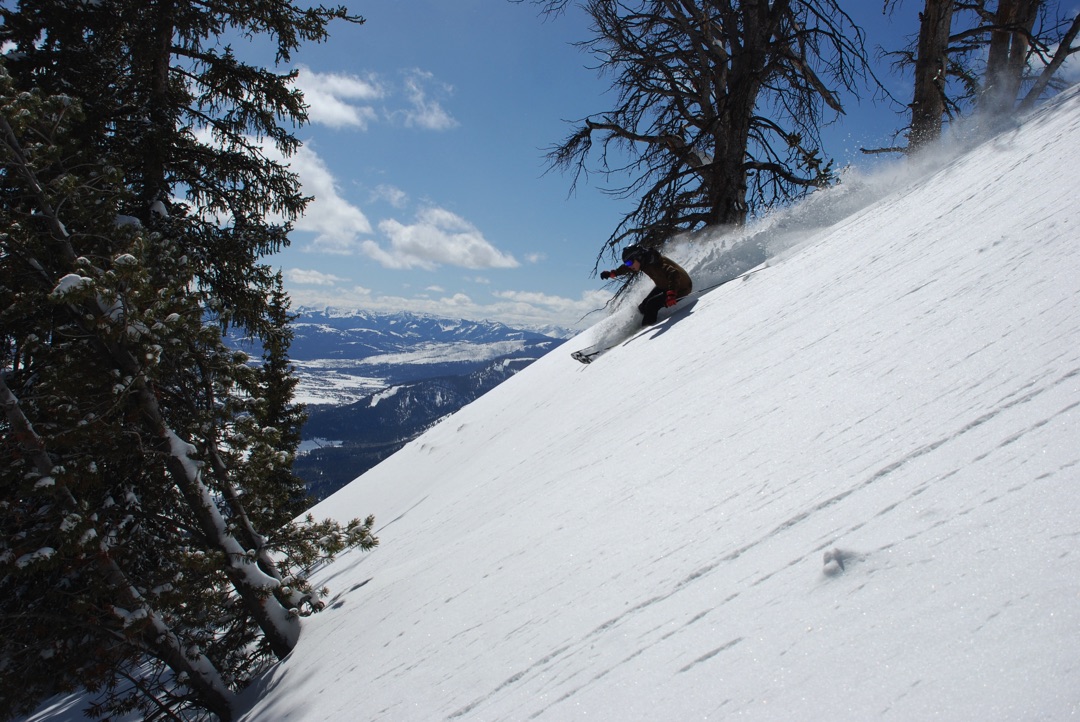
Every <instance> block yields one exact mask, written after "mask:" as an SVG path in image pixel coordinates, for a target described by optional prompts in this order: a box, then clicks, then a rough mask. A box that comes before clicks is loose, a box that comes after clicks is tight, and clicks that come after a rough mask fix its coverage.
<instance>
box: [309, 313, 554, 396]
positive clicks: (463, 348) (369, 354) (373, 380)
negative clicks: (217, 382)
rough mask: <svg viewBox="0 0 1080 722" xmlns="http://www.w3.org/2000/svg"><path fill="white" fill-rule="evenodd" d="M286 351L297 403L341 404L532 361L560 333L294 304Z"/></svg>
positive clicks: (413, 315) (546, 348) (550, 330)
mask: <svg viewBox="0 0 1080 722" xmlns="http://www.w3.org/2000/svg"><path fill="white" fill-rule="evenodd" d="M296 314H297V318H296V320H295V321H294V322H293V324H292V326H293V331H294V334H295V335H294V338H293V343H292V347H291V349H290V356H291V358H292V360H293V363H294V365H295V366H296V369H297V374H298V376H299V377H300V385H299V387H298V390H297V401H299V402H301V403H304V404H308V405H313V406H320V405H330V406H341V405H344V404H349V403H353V402H356V401H360V400H362V399H368V398H370V397H372V396H373V395H374V394H378V393H381V392H383V391H385V390H387V389H389V388H391V387H394V386H397V385H400V384H404V383H411V382H415V381H418V380H421V379H427V378H434V377H440V376H464V375H468V374H471V373H474V372H475V371H477V370H478V369H479V368H481V367H483V366H486V365H489V364H491V363H493V362H501V361H503V360H508V359H513V360H526V359H529V360H531V359H536V358H538V357H540V356H542V355H543V354H544V353H547V352H548V351H549V350H551V348H553V346H554V345H556V344H557V343H558V342H559V341H560V339H562V338H565V337H566V336H568V335H569V332H568V331H565V330H562V329H558V328H554V327H551V328H547V329H544V330H543V331H541V330H534V329H515V328H510V327H508V326H506V325H504V324H501V323H497V322H492V321H466V320H460V319H450V318H439V317H435V316H425V315H420V314H413V313H396V314H377V313H370V312H366V311H347V310H341V309H333V308H323V309H311V308H299V309H297V311H296Z"/></svg>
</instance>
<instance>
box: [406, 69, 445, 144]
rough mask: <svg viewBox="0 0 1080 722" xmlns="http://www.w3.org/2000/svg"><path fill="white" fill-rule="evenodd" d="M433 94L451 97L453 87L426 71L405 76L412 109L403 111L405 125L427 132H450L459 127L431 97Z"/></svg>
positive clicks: (416, 70) (409, 73)
mask: <svg viewBox="0 0 1080 722" xmlns="http://www.w3.org/2000/svg"><path fill="white" fill-rule="evenodd" d="M432 92H437V93H441V94H444V95H449V94H450V93H452V92H453V86H450V85H446V84H445V83H441V82H438V81H436V80H435V76H434V74H432V73H429V72H427V71H426V70H420V69H414V70H410V71H409V72H408V73H407V75H406V76H405V95H406V96H407V97H408V99H409V104H410V106H411V107H410V108H409V109H408V110H405V111H402V112H401V114H402V115H403V117H404V119H405V125H406V126H408V127H418V128H423V129H425V130H448V129H450V128H454V127H456V126H457V125H458V122H457V121H456V120H454V118H453V116H451V115H450V114H449V113H448V112H447V111H446V110H445V109H444V108H443V107H442V104H440V103H439V101H438V100H434V99H432V98H431V97H430V94H431V93H432Z"/></svg>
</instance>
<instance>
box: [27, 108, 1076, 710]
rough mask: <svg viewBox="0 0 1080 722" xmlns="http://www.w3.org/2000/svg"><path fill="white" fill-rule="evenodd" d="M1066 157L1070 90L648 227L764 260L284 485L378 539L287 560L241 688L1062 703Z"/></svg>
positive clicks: (526, 702)
mask: <svg viewBox="0 0 1080 722" xmlns="http://www.w3.org/2000/svg"><path fill="white" fill-rule="evenodd" d="M1077 168H1080V96H1078V93H1077V92H1076V91H1075V90H1074V91H1072V92H1070V93H1068V94H1066V95H1065V96H1063V97H1061V98H1059V100H1058V102H1056V103H1054V104H1052V105H1051V106H1048V107H1046V108H1043V109H1040V110H1039V111H1037V112H1035V113H1034V114H1033V115H1032V116H1031V117H1030V118H1029V119H1027V121H1026V122H1025V123H1024V124H1023V126H1022V127H1020V128H1017V129H1013V130H1009V131H1007V132H1004V133H1001V134H999V135H997V136H995V137H994V138H993V139H992V140H990V141H988V142H985V143H982V144H980V145H978V146H977V147H975V148H973V149H971V150H969V151H968V152H966V153H964V154H962V155H959V156H958V157H956V158H955V159H953V160H951V161H949V162H944V161H943V162H941V164H940V167H938V168H937V169H933V168H927V169H922V170H918V171H916V170H908V171H903V170H900V169H897V170H896V171H895V172H893V173H891V174H887V175H881V176H875V177H873V178H852V179H851V181H850V182H848V183H846V184H845V186H841V187H840V188H839V189H836V190H835V191H830V192H827V193H821V194H818V195H817V196H815V197H814V198H812V199H810V200H809V201H808V202H807V203H805V204H802V205H801V206H800V207H799V208H796V209H793V210H792V211H790V212H788V213H785V214H778V215H777V216H774V217H773V218H771V219H767V220H766V221H764V222H763V223H761V224H759V225H757V226H755V227H754V228H751V229H748V230H747V231H744V232H741V233H739V234H737V235H730V236H728V237H726V238H717V239H716V242H714V243H712V244H701V243H698V244H694V245H690V244H682V245H676V246H675V248H674V249H673V251H672V253H673V254H676V257H677V258H678V259H679V260H680V261H683V262H685V263H686V265H687V266H688V267H689V268H690V269H691V271H692V274H693V275H694V277H695V280H696V281H697V282H698V285H699V287H700V286H701V285H703V284H706V285H707V281H708V280H709V279H710V278H717V277H721V276H722V275H723V274H728V273H729V272H730V268H726V269H721V266H725V265H726V266H730V265H731V263H729V262H736V263H746V262H750V261H748V260H747V259H753V258H754V255H755V253H762V254H764V257H763V258H761V259H758V260H765V259H768V260H767V264H766V265H763V266H762V267H761V269H760V270H758V271H757V272H755V273H752V274H749V275H747V276H745V277H743V278H742V279H740V280H736V281H734V282H731V283H728V284H726V285H723V286H721V287H720V288H717V289H716V290H714V291H712V292H711V293H709V294H707V295H706V296H704V297H703V298H702V300H701V301H700V302H699V303H698V304H697V306H695V307H694V308H693V309H692V312H691V313H690V314H689V315H687V316H686V317H684V318H682V319H680V320H678V322H676V323H673V324H661V325H660V326H658V327H656V328H655V329H654V330H651V331H649V332H647V333H644V334H641V335H638V336H635V337H634V338H633V340H631V341H629V342H628V343H625V344H624V345H619V346H617V347H616V348H615V349H614V350H613V351H612V352H610V353H609V354H607V355H605V356H603V357H601V358H600V359H599V360H597V361H596V362H595V363H593V364H592V365H589V366H583V365H581V364H578V363H577V362H575V361H573V360H572V359H571V358H570V356H569V354H570V352H571V351H572V350H575V349H578V348H581V347H583V346H586V345H589V344H591V343H593V342H595V341H596V340H598V339H600V338H609V339H614V338H616V337H618V335H619V334H622V333H625V332H627V331H628V330H630V329H631V328H632V327H633V324H634V318H633V313H632V309H631V305H632V304H628V305H627V307H625V308H622V309H619V310H616V311H615V313H614V314H613V315H612V316H610V317H609V318H607V319H605V320H603V321H601V322H600V323H598V324H597V325H596V326H594V327H593V328H592V329H590V330H588V331H586V332H584V333H583V334H581V335H580V336H579V337H577V338H575V339H572V340H571V341H569V342H568V343H567V344H565V346H563V347H562V348H559V349H557V350H555V351H554V352H552V353H551V354H548V355H547V356H545V357H543V358H542V359H540V360H539V361H537V362H536V363H534V364H533V365H532V366H530V367H529V368H527V369H526V370H524V371H522V372H521V373H519V374H518V375H516V376H514V377H513V378H511V379H510V380H508V381H506V382H505V383H503V384H502V385H500V386H499V387H497V388H496V389H495V390H494V391H492V392H490V393H488V394H487V395H485V396H484V397H482V398H480V399H479V400H478V401H476V402H474V403H472V404H471V405H469V406H467V407H465V408H464V409H462V410H461V411H459V412H457V413H456V414H454V415H453V416H451V417H450V418H449V419H447V420H446V421H444V422H442V423H440V424H439V425H437V426H436V427H434V428H433V429H431V430H430V431H428V432H427V433H425V434H424V435H422V436H420V437H419V438H418V439H416V440H415V441H413V442H412V443H411V444H409V445H408V446H406V447H405V448H404V449H403V450H402V451H401V452H399V453H398V454H396V455H394V456H393V457H391V458H390V459H388V460H387V461H385V462H383V463H382V464H381V465H379V466H378V467H376V468H375V469H373V470H371V471H370V472H368V473H367V474H365V475H364V476H363V477H361V478H360V479H358V480H357V481H355V482H353V484H351V485H350V486H348V487H346V488H345V489H343V490H342V491H340V492H338V493H337V494H335V495H334V496H332V497H330V498H329V499H327V500H326V501H325V502H323V503H322V504H321V505H319V506H318V507H316V508H315V509H314V513H315V515H316V516H321V515H327V516H332V517H335V518H339V519H346V518H350V517H354V516H363V515H366V514H369V513H373V514H375V515H376V518H377V521H378V522H379V524H380V525H381V526H380V529H379V531H378V535H379V537H380V539H381V546H380V547H379V548H378V549H377V550H376V551H374V552H371V553H364V554H362V553H350V554H346V555H344V556H342V557H341V558H340V559H339V560H337V561H336V562H335V563H333V564H331V565H329V566H327V567H326V568H325V569H323V570H322V571H321V572H320V573H319V575H318V578H317V579H316V581H317V583H319V584H325V585H327V586H328V587H329V588H330V590H331V593H330V596H329V598H328V600H327V601H328V607H327V609H326V611H324V612H323V613H322V614H319V615H316V616H314V617H311V618H310V619H307V620H305V622H304V633H303V635H302V636H301V639H300V642H299V645H298V647H297V648H296V650H295V651H294V652H293V654H292V655H291V656H290V657H289V658H288V659H287V660H285V661H284V662H283V663H281V664H279V665H278V666H276V667H275V668H274V669H272V670H271V671H270V672H269V673H268V674H266V675H265V676H264V678H262V679H261V680H259V681H258V682H257V683H256V684H255V685H254V686H253V688H252V689H251V690H250V691H249V693H248V694H247V695H246V697H245V705H246V706H247V711H246V713H245V714H244V715H243V717H242V719H243V720H245V721H246V722H261V721H264V720H274V721H275V722H278V721H293V722H300V721H305V722H307V721H311V722H317V721H319V722H321V721H326V720H342V721H345V720H349V721H351V720H361V719H362V720H436V719H445V720H528V719H541V720H578V719H602V720H620V721H622V720H650V721H651V720H684V719H729V718H734V717H750V718H758V719H775V720H865V719H878V718H881V719H895V720H916V719H919V720H921V719H941V720H1031V719H1042V720H1063V719H1070V718H1072V719H1075V718H1076V717H1077V716H1078V715H1080V207H1078V205H1077V203H1076V193H1077V188H1076V169H1077ZM732 259H734V261H733V260H732ZM740 259H741V260H740ZM645 290H646V289H645V288H644V287H642V288H637V289H634V290H633V291H632V294H631V296H632V297H633V298H631V299H630V300H631V301H632V300H633V299H634V298H639V297H640V296H641V295H643V294H644V292H645ZM60 704H61V705H62V704H63V703H60ZM68 709H69V715H70V710H71V709H72V705H71V704H70V703H69V704H68ZM64 718H65V716H64V714H63V713H56V714H53V715H49V714H44V715H40V716H38V717H36V718H35V719H64ZM66 718H67V719H75V718H76V717H74V716H68V717H66Z"/></svg>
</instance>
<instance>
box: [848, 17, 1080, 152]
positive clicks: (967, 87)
mask: <svg viewBox="0 0 1080 722" xmlns="http://www.w3.org/2000/svg"><path fill="white" fill-rule="evenodd" d="M899 4H900V2H899V0H886V2H885V9H886V10H888V9H889V8H890V7H896V6H897V5H899ZM1047 6H1048V3H1046V2H1045V0H924V3H923V9H922V11H921V12H920V13H919V20H920V26H919V35H918V40H917V43H916V45H915V50H912V49H910V48H909V49H906V50H899V51H894V52H893V53H890V54H891V55H893V56H894V57H896V58H897V59H898V60H897V65H898V66H899V67H905V66H913V67H914V91H913V94H912V96H913V97H912V103H911V106H910V108H911V124H910V126H909V128H908V130H909V131H910V133H909V141H910V144H909V146H908V147H907V148H896V149H890V150H900V151H916V150H918V149H919V148H921V147H923V146H925V145H927V144H929V143H932V142H933V141H934V140H936V139H937V138H938V137H939V136H940V134H941V130H942V126H943V123H944V121H945V120H946V119H951V118H953V117H957V116H960V115H963V114H966V113H971V112H978V113H981V114H983V115H985V116H987V117H991V118H993V117H1001V116H1007V115H1011V114H1012V113H1013V112H1014V111H1015V110H1017V109H1021V110H1022V109H1027V108H1030V107H1031V106H1032V105H1034V103H1035V102H1036V101H1037V100H1038V99H1039V98H1040V97H1042V96H1043V95H1044V94H1045V92H1046V90H1047V89H1048V88H1052V87H1056V86H1057V85H1059V84H1057V83H1054V75H1055V73H1056V72H1057V71H1058V70H1059V69H1060V67H1061V65H1062V64H1063V63H1064V61H1065V59H1066V58H1067V57H1068V56H1069V55H1070V54H1072V53H1074V52H1076V51H1077V50H1080V47H1073V45H1074V43H1075V42H1076V37H1077V34H1078V33H1080V18H1072V19H1071V20H1066V19H1063V18H1061V17H1057V18H1051V17H1050V12H1049V9H1048V7H1047ZM953 26H958V27H955V28H954V27H953ZM1040 63H1042V64H1043V70H1042V71H1041V72H1040V73H1038V75H1037V76H1034V75H1033V74H1032V73H1033V69H1034V68H1037V67H1038V65H1039V64H1040ZM1027 85H1030V88H1029V89H1028V90H1027V91H1026V92H1024V87H1025V86H1027ZM1018 100H1019V101H1020V102H1019V105H1018ZM867 152H870V151H867Z"/></svg>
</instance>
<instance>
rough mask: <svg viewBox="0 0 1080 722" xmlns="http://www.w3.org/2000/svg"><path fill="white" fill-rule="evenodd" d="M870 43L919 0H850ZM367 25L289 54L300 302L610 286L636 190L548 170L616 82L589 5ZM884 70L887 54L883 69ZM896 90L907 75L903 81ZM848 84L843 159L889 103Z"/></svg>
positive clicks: (404, 302)
mask: <svg viewBox="0 0 1080 722" xmlns="http://www.w3.org/2000/svg"><path fill="white" fill-rule="evenodd" d="M848 4H849V5H851V6H853V7H852V9H851V10H850V11H849V12H851V13H852V14H853V15H854V17H855V19H856V21H857V22H859V23H860V24H863V25H864V27H865V28H866V29H867V32H868V35H869V39H868V47H870V48H871V51H872V52H873V48H875V47H876V46H878V45H883V44H884V45H891V46H892V47H896V46H898V45H900V44H902V41H901V40H898V38H900V37H901V36H902V35H903V34H904V33H905V32H912V31H913V30H914V29H915V22H916V20H915V18H914V15H915V11H916V9H917V8H916V5H917V3H914V2H912V1H911V0H909V2H908V3H907V4H906V5H907V6H910V7H907V6H904V5H902V6H901V9H900V11H897V12H896V13H894V14H893V16H892V17H891V18H889V17H886V16H884V15H883V14H882V11H881V3H880V2H879V1H877V0H875V1H873V2H870V1H868V0H858V2H851V3H848ZM350 10H351V11H352V12H354V13H357V14H360V15H362V16H363V17H365V18H366V20H367V22H366V23H365V24H363V25H359V26H356V25H349V24H346V23H340V22H339V23H336V24H334V25H333V26H332V29H331V37H330V39H329V41H328V42H326V43H323V44H320V45H307V46H305V47H304V48H302V49H301V50H300V52H298V53H297V54H296V55H295V56H294V58H293V67H297V68H299V69H300V77H299V80H298V84H299V86H300V87H301V88H302V89H303V90H304V91H305V93H306V95H307V99H308V102H309V104H310V106H311V109H310V114H311V118H310V121H311V122H310V123H309V124H308V125H306V126H304V127H303V128H301V129H300V130H299V132H298V135H299V137H300V138H301V139H302V140H303V141H304V143H305V146H304V148H303V150H302V151H301V152H300V153H299V154H298V155H296V156H294V157H293V158H292V159H291V160H290V162H291V163H292V165H293V167H294V169H295V170H296V171H297V172H298V173H299V175H300V178H301V181H302V182H303V184H304V190H305V192H306V193H308V194H310V195H314V196H315V198H316V200H315V201H314V202H313V203H312V204H311V206H310V207H309V209H308V213H307V215H306V217H305V218H304V219H302V220H301V221H300V222H299V223H298V224H297V229H296V231H295V232H294V234H293V236H292V239H293V241H292V246H291V247H290V248H289V249H288V250H286V251H283V252H282V253H280V254H278V255H276V256H274V257H272V258H271V259H269V260H270V262H271V263H272V264H274V265H276V266H280V267H281V269H282V271H283V273H284V277H285V282H286V288H287V290H288V291H289V293H290V294H291V296H292V298H293V304H294V307H298V306H316V307H321V306H327V305H329V306H336V307H341V308H348V309H353V308H364V309H371V310H378V311H399V310H409V311H417V312H426V313H433V314H437V315H445V316H451V317H463V318H488V319H494V320H500V321H504V322H507V323H510V324H544V323H554V324H560V325H573V324H575V323H576V322H577V321H578V320H579V319H580V318H581V317H582V316H583V315H585V314H586V313H588V312H589V311H591V310H594V309H596V308H599V307H600V306H602V305H603V303H604V302H605V300H606V299H607V298H608V296H609V292H608V291H607V290H605V289H604V287H603V284H602V282H600V281H599V279H597V278H595V277H593V276H591V271H592V268H593V263H594V261H595V258H596V254H597V253H598V251H599V249H600V248H601V244H602V243H603V241H604V240H605V239H606V238H607V237H608V235H609V233H610V232H611V230H612V229H613V228H614V227H615V225H616V224H617V223H618V220H619V219H620V217H621V215H622V214H623V213H624V212H625V211H626V210H627V208H628V207H629V206H628V202H627V201H620V200H618V199H614V198H612V197H610V196H607V195H604V194H603V193H601V192H600V188H599V187H598V186H597V183H599V182H600V181H599V179H594V181H593V182H590V183H582V184H579V187H578V189H577V192H576V193H575V194H574V195H573V196H570V195H569V191H570V183H571V178H570V177H569V176H567V175H564V174H562V173H560V172H558V171H552V172H545V171H546V170H547V166H546V164H545V159H544V149H545V148H547V147H550V146H551V145H553V144H555V143H557V142H559V141H561V140H562V139H563V138H564V137H565V136H566V135H567V133H569V132H570V130H571V125H570V124H569V123H567V121H569V120H577V119H580V118H582V117H584V116H585V115H587V114H590V113H595V112H599V111H602V110H606V109H608V108H609V107H610V106H611V105H612V103H613V102H614V99H613V97H612V96H611V95H610V94H607V93H606V91H607V89H608V87H609V83H608V82H607V81H606V80H605V79H602V78H599V77H598V76H597V73H596V72H595V71H594V70H592V69H590V66H591V65H593V61H592V59H591V58H590V57H589V56H588V55H586V54H585V53H583V52H582V51H581V50H580V49H578V48H576V47H573V46H572V43H573V42H574V41H580V40H583V39H585V38H587V37H588V33H587V27H588V24H587V20H586V19H585V18H584V17H583V16H582V15H581V14H580V13H578V12H575V11H571V12H569V13H568V14H566V15H564V16H562V17H560V18H558V19H554V20H550V19H549V20H545V19H543V18H541V17H540V16H539V15H538V13H537V8H536V7H535V6H534V5H532V4H529V3H521V4H518V3H512V2H509V0H455V2H453V3H450V2H446V0H372V1H371V2H367V3H363V4H352V5H351V6H350ZM879 73H880V75H881V77H882V78H885V77H886V76H888V74H889V73H888V71H887V69H882V70H879ZM894 87H895V88H896V92H897V93H898V94H899V97H901V98H903V99H905V100H906V96H907V95H909V93H910V91H909V90H907V89H906V88H905V87H904V86H903V85H902V84H899V83H894ZM870 95H871V93H870V91H867V92H866V93H865V94H864V99H863V101H862V102H861V103H859V102H857V101H856V100H855V99H853V98H846V99H845V101H846V103H847V111H848V113H847V116H846V117H845V118H844V119H842V120H841V121H840V122H839V123H838V124H836V125H835V126H833V127H832V128H830V129H829V130H828V132H827V142H828V144H829V145H828V147H827V148H826V152H827V154H828V155H831V156H832V157H835V158H837V160H838V162H839V163H840V164H841V165H842V164H844V163H848V162H855V163H857V164H859V165H865V164H867V163H868V162H871V161H870V160H869V159H868V158H867V157H866V156H862V157H860V154H859V152H858V148H859V147H860V146H876V145H882V144H888V143H890V142H891V141H890V135H891V133H892V131H893V130H894V129H895V128H896V127H898V126H899V125H901V124H902V123H903V120H902V119H901V118H900V117H899V116H898V115H897V114H896V112H895V109H894V108H890V107H888V106H886V105H875V103H874V102H873V100H872V99H871V97H870Z"/></svg>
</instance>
